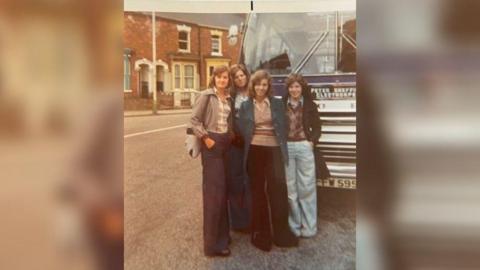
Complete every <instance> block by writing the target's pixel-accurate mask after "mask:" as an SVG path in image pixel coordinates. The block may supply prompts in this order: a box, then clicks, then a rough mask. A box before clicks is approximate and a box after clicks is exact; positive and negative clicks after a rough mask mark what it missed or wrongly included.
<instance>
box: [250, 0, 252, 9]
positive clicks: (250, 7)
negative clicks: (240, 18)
mask: <svg viewBox="0 0 480 270" xmlns="http://www.w3.org/2000/svg"><path fill="white" fill-rule="evenodd" d="M250 10H251V11H253V1H250Z"/></svg>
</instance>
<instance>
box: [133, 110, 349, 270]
mask: <svg viewBox="0 0 480 270" xmlns="http://www.w3.org/2000/svg"><path fill="white" fill-rule="evenodd" d="M188 118H189V116H188V115H187V114H168V115H158V116H151V115H149V116H139V117H129V118H125V119H124V129H125V130H124V134H125V135H131V136H127V137H126V138H125V139H124V158H125V165H124V168H125V179H124V187H125V190H124V192H125V197H124V199H125V200H124V202H125V269H132V270H144V269H145V270H156V269H222V270H223V269H225V270H227V269H239V270H242V269H245V270H247V269H248V270H251V269H260V270H268V269H275V270H282V269H324V270H330V269H331V270H350V269H355V246H356V242H355V233H356V230H355V222H356V221H355V209H354V206H353V207H350V206H348V207H336V206H335V205H329V206H328V207H326V204H324V203H319V205H320V206H319V217H318V234H317V235H316V236H315V237H313V238H309V239H301V240H300V246H299V247H297V248H278V247H274V248H273V250H272V251H271V252H263V251H261V250H258V249H256V248H255V247H253V246H252V245H251V244H250V237H249V235H245V234H239V233H235V232H232V233H231V237H232V244H231V245H230V249H231V251H232V255H231V256H230V257H228V258H208V257H205V256H204V254H203V236H202V226H203V221H202V220H203V218H202V179H201V175H202V167H201V162H200V159H199V158H197V159H191V158H190V157H188V155H187V154H186V153H185V151H184V146H183V144H184V139H185V127H184V126H183V124H185V123H186V122H187V121H188ZM148 131H151V132H148ZM147 132H148V133H147ZM132 134H133V135H132ZM318 196H319V201H327V202H328V201H329V202H332V201H333V202H335V201H338V200H339V198H340V197H339V196H337V195H335V194H334V195H333V196H331V197H330V199H328V200H325V199H326V197H325V196H324V195H321V194H320V193H319V195H318Z"/></svg>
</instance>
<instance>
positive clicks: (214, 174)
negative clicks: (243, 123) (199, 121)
mask: <svg viewBox="0 0 480 270" xmlns="http://www.w3.org/2000/svg"><path fill="white" fill-rule="evenodd" d="M209 136H210V138H212V139H213V140H214V141H215V145H214V146H213V147H212V148H211V149H207V147H206V146H205V145H203V146H202V166H203V244H204V252H205V255H212V254H214V253H215V252H219V251H222V250H224V249H226V248H228V240H229V224H228V213H227V181H226V166H227V158H228V157H227V152H228V149H229V147H230V137H229V135H228V134H218V133H209Z"/></svg>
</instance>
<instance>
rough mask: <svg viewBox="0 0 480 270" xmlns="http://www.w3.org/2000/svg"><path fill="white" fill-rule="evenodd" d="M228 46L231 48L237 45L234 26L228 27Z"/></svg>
mask: <svg viewBox="0 0 480 270" xmlns="http://www.w3.org/2000/svg"><path fill="white" fill-rule="evenodd" d="M227 38H228V44H230V45H231V46H234V45H235V44H237V41H238V26H236V25H235V24H233V25H230V28H229V29H228V36H227Z"/></svg>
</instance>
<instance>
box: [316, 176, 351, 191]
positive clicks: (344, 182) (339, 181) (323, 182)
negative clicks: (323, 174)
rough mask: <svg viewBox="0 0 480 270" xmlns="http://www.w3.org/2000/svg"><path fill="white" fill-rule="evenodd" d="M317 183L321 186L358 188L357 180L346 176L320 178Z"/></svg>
mask: <svg viewBox="0 0 480 270" xmlns="http://www.w3.org/2000/svg"><path fill="white" fill-rule="evenodd" d="M317 185H318V186H321V187H331V188H346V189H356V188H357V180H356V179H346V178H329V179H319V180H318V181H317Z"/></svg>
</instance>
